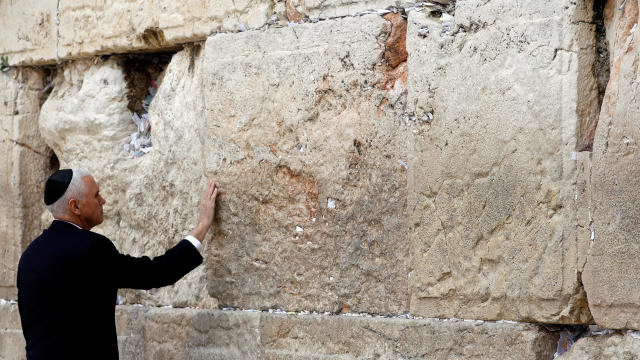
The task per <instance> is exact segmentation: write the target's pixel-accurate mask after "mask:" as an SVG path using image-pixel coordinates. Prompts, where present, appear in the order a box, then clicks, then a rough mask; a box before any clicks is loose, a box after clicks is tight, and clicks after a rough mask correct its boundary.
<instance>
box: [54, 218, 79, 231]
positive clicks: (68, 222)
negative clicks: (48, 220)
mask: <svg viewBox="0 0 640 360" xmlns="http://www.w3.org/2000/svg"><path fill="white" fill-rule="evenodd" d="M55 220H56V221H62V222H66V223H67V224H71V225H73V226H75V227H77V228H78V229H82V228H81V227H80V226H78V225H76V224H74V223H72V222H71V221H67V220H60V219H55Z"/></svg>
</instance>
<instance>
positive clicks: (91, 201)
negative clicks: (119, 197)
mask: <svg viewBox="0 0 640 360" xmlns="http://www.w3.org/2000/svg"><path fill="white" fill-rule="evenodd" d="M44 192H45V194H44V199H45V204H47V208H48V209H49V211H50V212H51V214H53V217H54V218H56V219H58V220H65V221H69V222H72V223H74V224H76V225H78V226H80V227H82V228H83V229H86V230H90V229H91V228H93V227H94V226H96V225H99V224H101V223H102V221H103V220H104V219H103V213H102V205H104V204H105V200H104V199H103V198H102V196H100V191H99V188H98V184H97V183H96V182H95V180H94V179H93V177H92V176H91V174H89V172H88V171H86V170H83V169H73V170H69V169H65V170H58V171H56V172H55V173H54V174H53V175H51V177H49V179H48V180H47V183H46V185H45V191H44Z"/></svg>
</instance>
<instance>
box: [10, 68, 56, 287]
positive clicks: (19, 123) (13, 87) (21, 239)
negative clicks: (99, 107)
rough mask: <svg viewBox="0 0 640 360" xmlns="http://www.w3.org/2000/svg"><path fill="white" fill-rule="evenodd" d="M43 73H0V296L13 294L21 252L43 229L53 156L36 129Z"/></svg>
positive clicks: (39, 71)
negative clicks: (44, 188)
mask: <svg viewBox="0 0 640 360" xmlns="http://www.w3.org/2000/svg"><path fill="white" fill-rule="evenodd" d="M44 82H45V72H44V71H41V70H36V69H28V68H23V69H13V70H10V71H7V72H3V73H0V174H1V175H0V189H2V190H1V191H0V204H1V206H0V298H2V299H15V298H16V297H17V290H16V287H15V286H16V271H17V269H18V260H19V259H20V255H21V254H22V251H23V250H24V249H25V247H26V245H28V244H29V243H30V242H31V240H33V239H34V238H35V237H36V236H38V235H39V234H40V232H41V227H40V220H39V219H40V215H41V214H42V211H43V210H44V204H43V202H42V190H41V189H42V186H43V185H42V179H46V177H47V176H48V175H49V174H50V168H52V167H55V164H52V163H51V162H52V161H53V162H55V156H54V155H53V153H52V152H51V150H49V148H48V147H47V146H46V144H45V142H44V140H43V139H42V137H40V133H39V131H38V115H39V113H40V103H41V100H43V97H44V96H45V95H46V94H44V93H43V90H44V86H45V84H44Z"/></svg>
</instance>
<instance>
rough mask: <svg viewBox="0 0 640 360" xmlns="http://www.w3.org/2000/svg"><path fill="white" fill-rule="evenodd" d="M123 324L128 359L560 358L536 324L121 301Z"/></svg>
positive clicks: (10, 309)
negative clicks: (199, 307)
mask: <svg viewBox="0 0 640 360" xmlns="http://www.w3.org/2000/svg"><path fill="white" fill-rule="evenodd" d="M0 310H2V311H1V312H0V314H3V315H2V316H0V339H3V340H4V339H7V340H9V339H10V336H14V335H19V336H21V333H20V332H19V325H20V324H19V322H16V319H17V306H16V305H0ZM7 314H8V315H7ZM116 324H117V328H118V347H119V350H120V359H121V360H134V359H136V360H138V359H174V360H182V359H185V360H186V359H245V360H254V359H256V360H257V359H265V360H276V359H425V360H426V359H443V360H444V359H477V358H483V359H523V358H525V359H541V360H542V359H551V358H552V357H553V352H554V351H555V344H556V342H557V335H553V334H551V333H549V332H547V331H546V330H544V329H543V328H541V327H539V326H537V325H533V324H510V323H495V322H488V323H484V322H482V321H443V320H435V319H421V320H419V319H406V318H405V319H399V318H395V319H391V318H382V317H358V316H344V315H342V316H340V315H330V316H326V315H325V316H322V315H312V314H307V315H295V314H294V315H287V314H271V313H268V312H266V313H265V312H249V311H220V310H196V309H169V308H151V309H149V308H145V307H139V306H119V307H118V308H117V310H116ZM23 342H24V340H23V339H21V338H18V336H15V343H12V344H11V347H9V348H5V347H0V359H3V356H5V357H6V358H10V359H20V358H14V357H11V355H7V354H13V353H12V352H11V351H12V350H13V349H12V348H13V347H15V348H16V349H17V348H19V346H20V344H21V343H23ZM0 344H2V342H0ZM4 349H8V350H9V351H7V352H4V353H3V351H4Z"/></svg>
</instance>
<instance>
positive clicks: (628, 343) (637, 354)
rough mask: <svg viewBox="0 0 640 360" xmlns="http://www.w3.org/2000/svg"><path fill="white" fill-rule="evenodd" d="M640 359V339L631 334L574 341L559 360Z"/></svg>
mask: <svg viewBox="0 0 640 360" xmlns="http://www.w3.org/2000/svg"><path fill="white" fill-rule="evenodd" d="M638 358H640V339H638V337H637V335H635V334H631V333H625V334H618V333H616V334H611V335H602V336H594V337H585V338H582V339H580V340H578V341H576V343H575V344H573V346H571V349H569V351H567V352H566V353H564V354H562V356H560V357H558V358H557V359H560V360H605V359H612V360H613V359H616V360H617V359H638Z"/></svg>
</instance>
